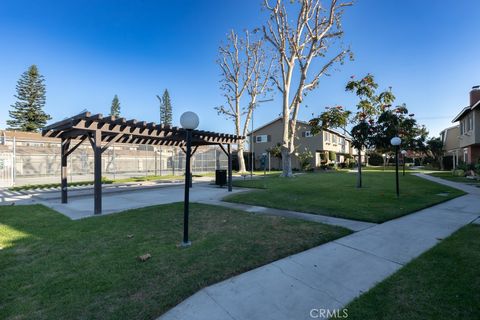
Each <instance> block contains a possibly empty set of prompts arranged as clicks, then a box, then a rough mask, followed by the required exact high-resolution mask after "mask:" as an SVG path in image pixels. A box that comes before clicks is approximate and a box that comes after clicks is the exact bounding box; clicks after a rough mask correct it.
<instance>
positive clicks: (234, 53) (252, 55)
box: [215, 30, 273, 172]
mask: <svg viewBox="0 0 480 320" xmlns="http://www.w3.org/2000/svg"><path fill="white" fill-rule="evenodd" d="M219 52H220V58H219V59H218V61H217V63H218V65H219V66H220V69H221V71H222V73H221V76H222V79H221V80H220V83H221V90H222V91H223V95H224V97H225V98H226V100H227V105H226V106H220V107H216V108H215V109H216V110H217V111H218V113H219V114H223V115H225V116H226V117H227V118H228V119H231V120H233V122H234V125H235V134H237V135H241V136H246V134H247V130H248V125H249V123H250V119H251V118H252V113H253V110H254V109H255V108H256V107H257V106H258V104H259V102H261V101H259V100H258V98H259V97H262V96H264V95H265V94H266V93H267V92H268V91H270V90H271V87H270V81H269V80H270V78H271V76H272V74H273V69H272V68H273V59H270V60H269V61H267V60H268V58H267V54H266V52H265V50H264V49H263V40H256V41H253V42H251V40H250V34H249V32H248V31H246V32H245V37H244V38H239V37H238V35H237V34H236V33H235V32H234V31H233V30H232V31H231V32H230V34H229V35H228V36H227V44H226V45H225V46H223V47H220V48H219ZM244 93H246V94H247V95H248V100H249V102H248V104H246V105H242V104H241V101H242V96H243V95H244ZM237 149H238V168H239V171H240V172H245V171H246V167H245V159H244V157H243V152H244V150H245V141H243V140H242V141H240V142H238V145H237Z"/></svg>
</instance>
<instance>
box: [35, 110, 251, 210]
mask: <svg viewBox="0 0 480 320" xmlns="http://www.w3.org/2000/svg"><path fill="white" fill-rule="evenodd" d="M42 135H43V136H45V137H52V138H61V141H62V143H61V185H62V191H61V193H62V203H67V202H68V190H67V163H68V162H67V159H68V156H69V155H70V154H71V153H72V152H73V151H75V149H77V148H78V147H79V146H80V145H81V144H82V143H83V142H84V141H85V140H87V139H88V140H89V142H90V144H91V145H92V148H93V153H94V213H95V214H100V213H101V212H102V153H103V152H104V151H106V150H107V149H108V147H109V146H110V145H112V144H113V143H130V144H141V145H153V146H162V145H165V146H173V147H180V148H182V149H184V147H185V146H186V141H185V129H183V128H177V127H171V126H168V125H157V124H155V123H154V122H150V123H147V122H145V121H137V120H135V119H132V120H126V119H125V118H116V117H113V116H110V117H103V116H102V115H101V114H96V115H91V114H90V112H84V113H81V114H78V115H76V116H73V117H71V118H68V119H65V120H62V121H59V122H56V123H54V124H51V125H49V126H47V127H45V128H44V129H43V130H42ZM244 138H245V137H242V136H236V135H231V134H221V133H215V132H210V131H202V130H192V131H191V139H192V140H191V142H192V143H191V145H192V146H193V147H194V150H193V152H192V155H193V154H194V153H195V151H196V150H197V148H198V147H199V146H204V145H220V147H221V148H222V150H223V151H224V152H225V153H226V154H227V157H228V191H231V190H232V155H231V146H230V145H231V144H232V143H238V141H239V140H242V139H244ZM73 141H75V142H76V144H75V145H74V146H73V147H71V148H70V143H71V142H73ZM102 144H103V145H102ZM222 144H227V146H228V152H227V151H226V150H225V148H224V147H223V145H222ZM189 160H190V159H189Z"/></svg>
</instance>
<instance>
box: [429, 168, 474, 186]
mask: <svg viewBox="0 0 480 320" xmlns="http://www.w3.org/2000/svg"><path fill="white" fill-rule="evenodd" d="M430 175H431V176H433V177H438V178H442V179H446V180H450V181H454V182H461V183H468V184H474V185H480V180H473V179H467V178H465V177H456V176H454V175H452V173H451V172H450V171H443V172H432V173H430Z"/></svg>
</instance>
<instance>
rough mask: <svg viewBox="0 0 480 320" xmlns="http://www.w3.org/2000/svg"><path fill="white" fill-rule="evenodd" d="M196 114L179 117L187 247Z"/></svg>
mask: <svg viewBox="0 0 480 320" xmlns="http://www.w3.org/2000/svg"><path fill="white" fill-rule="evenodd" d="M198 123H199V120H198V116H197V115H196V114H195V113H193V112H190V111H187V112H185V113H184V114H182V116H181V117H180V124H181V125H182V128H183V129H185V142H186V150H185V156H186V158H185V196H184V201H183V241H182V244H181V246H182V247H189V246H190V245H191V244H192V243H191V242H190V241H189V240H188V218H189V210H190V176H191V172H190V157H191V155H192V130H194V129H195V128H197V127H198Z"/></svg>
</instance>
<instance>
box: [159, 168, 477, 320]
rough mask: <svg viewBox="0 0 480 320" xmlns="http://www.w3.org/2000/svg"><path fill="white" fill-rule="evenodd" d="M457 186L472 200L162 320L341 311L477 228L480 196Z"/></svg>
mask: <svg viewBox="0 0 480 320" xmlns="http://www.w3.org/2000/svg"><path fill="white" fill-rule="evenodd" d="M420 176H422V175H420ZM426 178H428V179H429V180H433V179H430V178H433V177H426ZM434 181H436V179H435V180H434ZM439 182H440V183H443V184H445V185H451V186H454V183H453V184H452V183H450V181H447V182H445V180H442V181H439ZM455 187H457V186H456V185H455ZM458 187H459V188H461V189H462V190H465V191H466V190H468V191H471V192H472V194H468V195H465V196H462V197H459V198H456V199H453V200H450V201H448V202H444V203H442V204H439V205H436V206H433V207H430V208H427V209H424V210H421V211H418V212H416V213H413V214H410V215H407V216H404V217H401V218H398V219H395V220H391V221H388V222H385V223H383V224H379V225H375V226H373V227H371V228H367V229H365V230H362V231H359V232H357V233H354V234H352V235H349V236H347V237H344V238H341V239H338V240H336V241H333V242H329V243H327V244H324V245H321V246H319V247H316V248H312V249H310V250H307V251H305V252H302V253H299V254H295V255H293V256H290V257H287V258H284V259H281V260H278V261H275V262H273V263H270V264H267V265H265V266H263V267H260V268H257V269H254V270H252V271H249V272H246V273H243V274H241V275H238V276H236V277H233V278H231V279H228V280H226V281H223V282H220V283H218V284H215V285H212V286H210V287H207V288H204V289H202V290H200V291H199V292H197V293H196V294H194V295H193V296H191V297H190V298H188V299H186V300H185V301H183V302H182V303H180V304H179V305H178V306H176V307H175V308H173V309H171V310H170V311H168V312H167V313H166V314H164V315H163V316H162V317H160V319H162V320H170V319H189V320H190V319H197V320H200V319H208V320H215V319H221V320H228V319H230V320H257V319H258V320H268V319H272V320H274V319H275V320H282V319H285V320H287V319H288V320H290V319H311V316H310V312H311V310H312V309H330V310H333V309H338V308H342V307H343V306H345V305H346V304H348V303H349V302H350V301H352V300H353V299H354V298H355V297H357V296H358V295H360V294H361V293H363V292H365V291H367V290H369V289H370V288H372V287H373V286H375V285H376V284H377V283H378V282H380V281H382V280H383V279H385V278H386V277H388V276H389V275H391V274H393V273H394V272H395V271H397V270H398V269H399V268H401V267H402V266H403V265H405V264H406V263H408V262H409V261H411V260H412V259H414V258H415V257H417V256H419V255H420V254H422V253H423V252H425V251H426V250H428V249H430V248H432V247H433V246H435V245H436V244H437V243H438V242H439V241H441V240H442V239H444V238H445V237H448V236H449V235H451V234H452V233H453V232H455V231H456V230H458V229H459V228H461V227H463V226H465V225H466V224H469V223H472V222H473V221H475V220H476V221H479V220H478V219H479V217H480V196H479V194H478V193H477V190H474V189H471V188H467V187H468V186H463V185H461V186H458ZM475 189H476V188H475ZM314 314H315V313H314Z"/></svg>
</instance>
